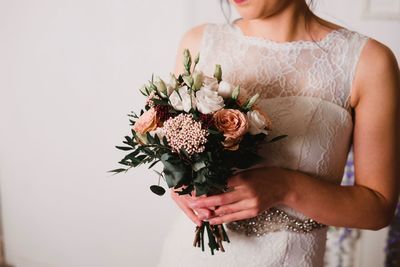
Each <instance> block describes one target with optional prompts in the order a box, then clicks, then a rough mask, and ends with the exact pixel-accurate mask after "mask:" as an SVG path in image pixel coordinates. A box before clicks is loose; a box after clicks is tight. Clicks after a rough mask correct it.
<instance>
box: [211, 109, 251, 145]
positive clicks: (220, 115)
mask: <svg viewBox="0 0 400 267" xmlns="http://www.w3.org/2000/svg"><path fill="white" fill-rule="evenodd" d="M213 118H214V124H215V127H217V129H218V130H219V131H221V132H222V133H223V134H224V136H225V140H224V142H223V143H222V144H223V145H224V147H225V148H226V149H228V150H237V149H238V148H239V143H240V141H241V140H242V137H243V135H244V134H245V133H246V132H247V130H248V128H249V124H248V122H247V118H246V115H245V114H243V113H242V112H240V111H239V110H236V109H220V110H218V111H217V112H215V113H214V117H213Z"/></svg>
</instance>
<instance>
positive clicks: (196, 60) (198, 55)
mask: <svg viewBox="0 0 400 267" xmlns="http://www.w3.org/2000/svg"><path fill="white" fill-rule="evenodd" d="M199 60H200V54H199V53H197V56H196V57H195V59H194V64H197V63H199Z"/></svg>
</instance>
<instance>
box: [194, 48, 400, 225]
mask: <svg viewBox="0 0 400 267" xmlns="http://www.w3.org/2000/svg"><path fill="white" fill-rule="evenodd" d="M399 79H400V78H399V69H398V66H397V62H396V60H395V57H394V55H393V54H392V52H391V51H390V50H389V49H388V48H387V47H385V46H384V45H382V44H380V43H378V42H376V41H375V40H370V41H368V43H367V44H366V46H365V48H364V50H363V52H362V55H361V58H360V61H359V64H358V66H357V73H356V77H355V80H354V88H353V94H352V99H351V104H352V106H353V107H354V109H355V128H354V142H353V143H354V166H355V185H354V186H339V185H335V184H332V183H329V182H327V181H323V180H319V179H315V178H314V177H310V176H308V175H306V174H303V173H299V172H295V171H289V170H284V169H278V168H266V169H264V170H263V169H261V170H249V171H246V172H243V173H241V174H239V175H237V176H234V177H232V179H231V181H230V182H229V185H230V186H232V187H234V188H235V190H234V191H232V192H229V193H226V194H222V195H219V196H212V197H209V198H205V199H199V200H197V201H194V202H192V203H191V207H192V208H199V207H201V208H210V207H213V206H220V207H219V208H218V209H217V210H216V211H215V216H216V217H214V218H213V219H212V220H211V221H210V222H211V223H214V224H219V223H223V222H225V223H226V222H230V221H235V220H240V219H246V218H251V217H254V216H255V215H257V214H258V213H260V212H261V211H263V210H265V209H267V208H269V207H271V206H273V205H275V204H285V205H287V206H289V207H291V208H293V209H295V210H297V211H300V212H302V213H303V214H305V215H306V216H308V217H310V218H313V219H315V220H317V221H319V222H321V223H324V224H327V225H333V226H346V227H353V228H364V229H380V228H383V227H385V226H387V225H388V224H389V222H390V220H391V218H392V216H393V214H394V210H395V206H396V203H397V198H398V194H399V179H400V170H399V166H400V158H399V157H400V155H399V154H400V149H399V118H400V116H399V104H400V103H399V91H400V81H399Z"/></svg>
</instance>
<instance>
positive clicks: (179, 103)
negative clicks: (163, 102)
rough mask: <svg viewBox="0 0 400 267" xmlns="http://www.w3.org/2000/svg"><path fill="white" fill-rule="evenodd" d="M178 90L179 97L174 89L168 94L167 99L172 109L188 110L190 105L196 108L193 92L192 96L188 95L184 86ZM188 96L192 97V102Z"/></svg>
mask: <svg viewBox="0 0 400 267" xmlns="http://www.w3.org/2000/svg"><path fill="white" fill-rule="evenodd" d="M178 92H179V95H180V96H181V97H179V95H178V93H177V92H176V91H173V92H172V94H171V95H170V96H169V100H170V101H171V105H172V107H173V108H174V109H176V110H184V111H185V112H189V111H190V109H191V108H192V107H193V108H196V98H195V96H194V94H193V95H192V97H190V94H189V92H188V89H187V88H186V87H185V86H183V87H180V88H179V89H178ZM181 98H182V99H181ZM190 98H191V99H192V104H190Z"/></svg>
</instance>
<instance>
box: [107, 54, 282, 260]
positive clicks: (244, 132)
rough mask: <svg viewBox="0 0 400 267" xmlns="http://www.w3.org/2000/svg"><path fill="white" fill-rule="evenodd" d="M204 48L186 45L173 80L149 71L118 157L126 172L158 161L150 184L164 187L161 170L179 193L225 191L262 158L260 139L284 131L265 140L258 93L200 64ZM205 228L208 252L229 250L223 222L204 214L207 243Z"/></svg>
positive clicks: (200, 243)
mask: <svg viewBox="0 0 400 267" xmlns="http://www.w3.org/2000/svg"><path fill="white" fill-rule="evenodd" d="M198 62H199V55H197V57H196V58H195V59H194V60H193V64H192V57H191V55H190V53H189V50H187V49H186V50H185V51H184V59H183V64H184V69H185V72H184V73H183V74H180V75H179V76H178V77H176V76H175V75H173V74H171V80H170V82H169V83H165V82H164V81H163V80H162V79H160V78H158V77H157V78H155V79H153V77H152V79H151V81H149V83H148V84H147V85H144V86H143V87H142V88H141V89H140V92H141V93H142V94H143V95H144V96H145V97H146V98H147V100H146V103H145V106H144V110H141V112H140V114H139V115H136V114H135V113H134V112H132V113H131V114H129V115H128V116H130V123H131V126H132V129H131V133H132V135H131V136H125V140H124V141H123V143H124V144H125V145H124V146H117V147H116V148H118V149H120V150H124V151H128V152H127V153H128V154H127V155H126V156H125V157H124V158H123V159H122V160H121V161H120V162H119V163H120V164H122V165H124V168H118V169H115V170H111V171H110V172H113V173H121V172H127V171H128V170H129V169H130V168H132V167H137V166H139V165H141V164H145V163H149V164H150V165H149V167H148V168H149V169H150V168H152V167H153V166H154V165H155V164H157V163H159V162H161V163H162V165H163V169H162V171H161V172H158V171H155V172H156V173H157V174H158V175H159V179H158V184H157V185H152V186H151V187H150V189H151V191H152V192H154V193H155V194H158V195H163V194H164V193H165V189H164V188H163V187H161V186H160V178H163V179H164V180H165V182H166V184H167V185H168V187H169V188H173V190H175V192H177V193H178V194H179V195H183V194H191V195H193V194H194V195H196V196H201V195H208V196H210V195H214V194H220V193H223V192H226V191H227V190H228V188H227V180H228V178H229V177H230V176H232V175H233V173H234V171H235V170H237V169H246V168H249V167H251V166H253V165H255V164H257V163H260V162H262V161H263V158H262V157H260V156H259V155H258V154H257V150H258V148H259V147H260V144H261V143H262V142H275V141H277V140H279V139H281V138H282V137H284V136H278V137H275V138H273V139H271V140H269V141H267V140H266V136H267V134H268V131H269V130H270V129H271V122H270V120H269V118H268V116H267V115H266V114H264V113H263V112H262V111H261V110H259V109H257V108H256V106H255V103H256V101H257V99H258V94H256V95H254V96H251V97H245V96H244V95H243V93H241V92H240V86H239V85H238V86H235V87H234V86H232V85H231V84H229V83H227V82H225V81H222V79H221V77H222V70H221V66H220V65H216V67H215V72H214V77H207V76H205V75H203V73H202V72H200V71H196V65H197V64H198ZM205 233H206V234H207V236H208V245H209V247H210V250H211V254H214V250H220V251H222V252H223V251H224V247H223V245H222V242H223V241H227V242H229V238H228V236H227V234H226V232H225V229H224V227H223V225H222V224H221V225H210V224H209V223H208V222H207V221H203V223H202V225H201V226H197V227H196V232H195V239H194V246H196V247H201V248H202V250H203V251H204V235H205Z"/></svg>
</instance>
